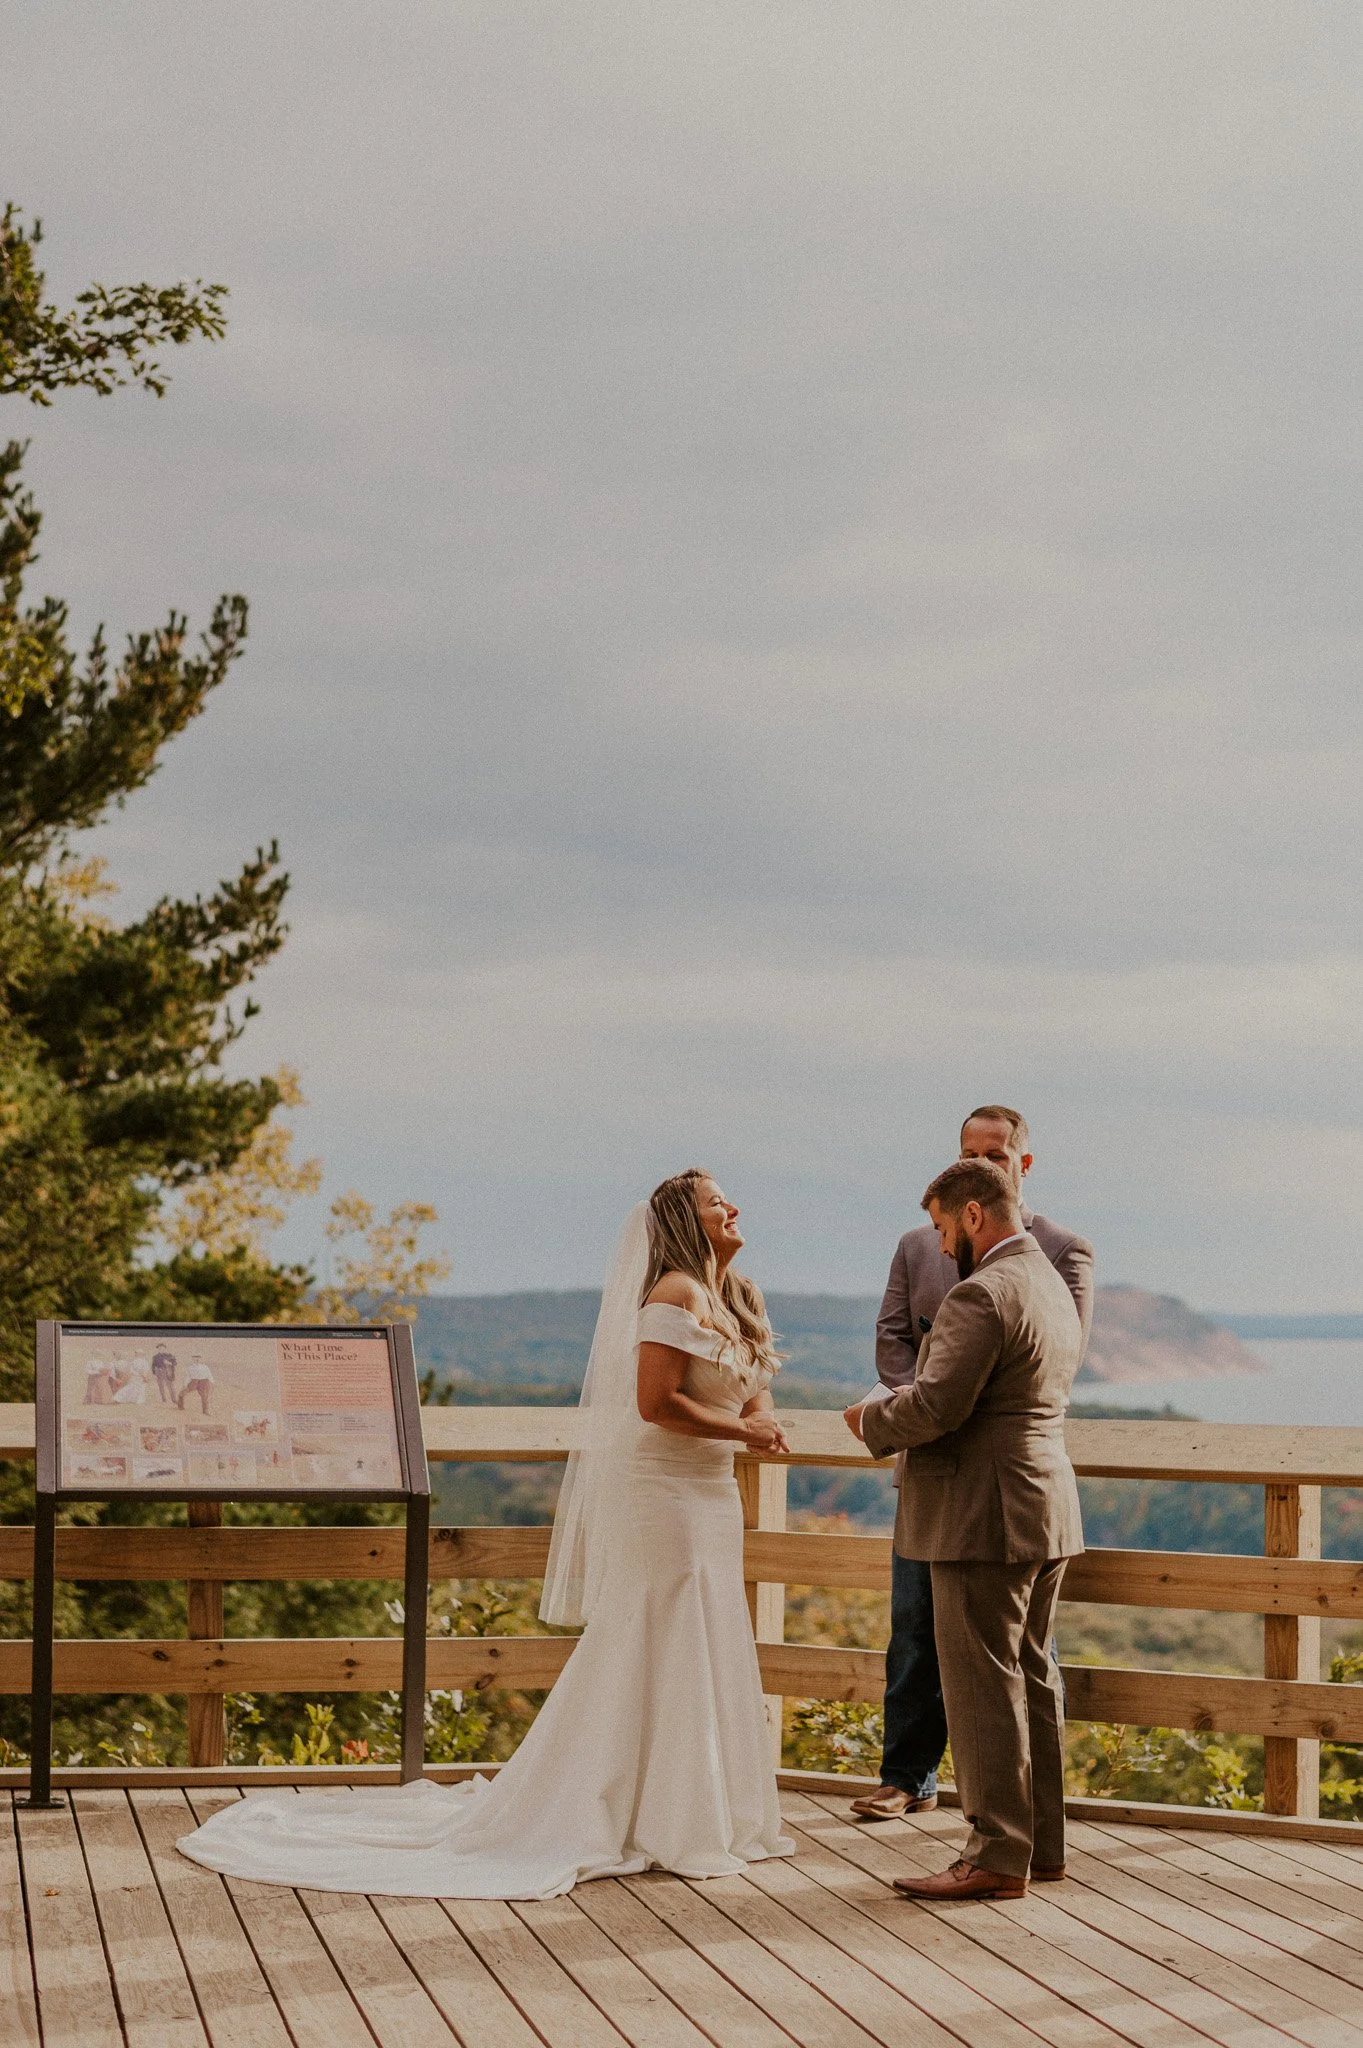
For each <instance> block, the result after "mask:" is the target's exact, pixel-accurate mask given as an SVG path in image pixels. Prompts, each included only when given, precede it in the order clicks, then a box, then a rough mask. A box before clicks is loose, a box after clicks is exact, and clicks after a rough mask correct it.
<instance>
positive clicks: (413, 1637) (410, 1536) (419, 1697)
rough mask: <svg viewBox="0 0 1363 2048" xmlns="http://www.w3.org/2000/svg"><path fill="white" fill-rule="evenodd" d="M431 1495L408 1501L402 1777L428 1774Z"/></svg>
mask: <svg viewBox="0 0 1363 2048" xmlns="http://www.w3.org/2000/svg"><path fill="white" fill-rule="evenodd" d="M430 1535H431V1497H430V1495H429V1494H427V1493H414V1494H411V1495H409V1496H408V1500H407V1551H406V1572H405V1580H404V1586H403V1617H404V1619H403V1626H402V1777H401V1782H402V1783H403V1784H404V1785H410V1784H411V1783H412V1781H413V1779H415V1778H420V1777H422V1776H423V1775H424V1772H425V1765H426V1593H427V1587H428V1585H429V1577H430V1561H429V1555H428V1553H429V1549H430Z"/></svg>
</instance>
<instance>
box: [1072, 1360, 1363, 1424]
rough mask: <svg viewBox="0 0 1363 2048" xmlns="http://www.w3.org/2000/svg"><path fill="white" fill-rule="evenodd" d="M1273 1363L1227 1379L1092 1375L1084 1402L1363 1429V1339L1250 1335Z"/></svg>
mask: <svg viewBox="0 0 1363 2048" xmlns="http://www.w3.org/2000/svg"><path fill="white" fill-rule="evenodd" d="M1244 1341H1245V1343H1246V1344H1247V1345H1248V1348H1249V1349H1250V1350H1251V1351H1253V1352H1254V1353H1255V1354H1256V1356H1257V1357H1259V1358H1262V1359H1263V1361H1264V1363H1265V1365H1267V1367H1268V1368H1269V1369H1268V1371H1267V1372H1264V1373H1244V1374H1240V1373H1236V1374H1235V1375H1233V1376H1232V1377H1229V1378H1226V1379H1195V1380H1122V1381H1120V1382H1119V1383H1115V1384H1111V1383H1110V1384H1108V1385H1105V1386H1098V1385H1095V1384H1094V1382H1093V1381H1091V1380H1090V1381H1086V1382H1085V1383H1084V1384H1083V1385H1082V1386H1078V1387H1076V1388H1075V1390H1074V1402H1075V1406H1076V1407H1083V1406H1084V1405H1085V1403H1087V1402H1090V1401H1092V1402H1094V1403H1098V1402H1104V1403H1108V1404H1110V1405H1112V1406H1114V1407H1115V1406H1118V1405H1120V1406H1121V1407H1123V1408H1147V1407H1149V1408H1163V1407H1164V1406H1165V1405H1166V1404H1167V1405H1168V1406H1169V1407H1171V1408H1178V1409H1181V1410H1182V1412H1183V1413H1184V1414H1185V1415H1195V1416H1196V1417H1197V1419H1198V1421H1199V1422H1302V1423H1313V1424H1316V1425H1320V1426H1328V1425H1330V1424H1331V1423H1333V1424H1335V1425H1336V1426H1337V1427H1341V1428H1353V1429H1363V1340H1359V1339H1356V1338H1354V1339H1349V1340H1347V1341H1343V1342H1335V1341H1331V1340H1328V1339H1321V1338H1288V1339H1277V1338H1274V1339H1268V1338H1257V1337H1256V1338H1246V1339H1245V1340H1244Z"/></svg>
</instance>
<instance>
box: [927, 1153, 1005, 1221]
mask: <svg viewBox="0 0 1363 2048" xmlns="http://www.w3.org/2000/svg"><path fill="white" fill-rule="evenodd" d="M934 1202H935V1203H936V1204H937V1206H938V1208H939V1209H941V1210H942V1211H943V1212H944V1214H946V1215H948V1216H959V1215H960V1213H961V1211H962V1209H964V1207H965V1205H966V1203H967V1202H978V1203H979V1205H980V1207H981V1208H982V1209H983V1210H985V1211H986V1213H993V1214H997V1212H998V1211H999V1210H1000V1209H1003V1210H1008V1209H1012V1208H1014V1207H1016V1205H1017V1196H1016V1195H1015V1194H1014V1192H1013V1185H1012V1182H1011V1181H1010V1180H1009V1178H1008V1176H1007V1174H1006V1173H1005V1172H1004V1170H1003V1168H1002V1167H1001V1166H995V1164H994V1162H993V1160H992V1159H957V1160H955V1161H954V1162H953V1164H952V1165H950V1166H948V1167H947V1168H946V1169H945V1170H944V1171H943V1172H942V1173H939V1174H938V1176H937V1178H936V1180H934V1181H932V1182H931V1183H930V1184H929V1186H928V1188H927V1191H926V1192H925V1194H924V1196H923V1207H924V1208H925V1209H927V1208H930V1207H931V1205H932V1204H933V1203H934Z"/></svg>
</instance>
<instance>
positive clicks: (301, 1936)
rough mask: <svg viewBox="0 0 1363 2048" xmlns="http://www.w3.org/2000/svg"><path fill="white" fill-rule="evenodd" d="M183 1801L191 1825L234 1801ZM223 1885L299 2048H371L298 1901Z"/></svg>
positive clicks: (208, 1795)
mask: <svg viewBox="0 0 1363 2048" xmlns="http://www.w3.org/2000/svg"><path fill="white" fill-rule="evenodd" d="M187 1796H188V1800H189V1805H190V1809H191V1811H192V1813H193V1815H194V1817H195V1819H197V1820H199V1821H205V1820H207V1819H208V1817H209V1815H210V1814H211V1813H216V1812H217V1811H218V1809H219V1807H222V1806H228V1805H230V1804H231V1803H232V1800H233V1799H234V1798H235V1796H236V1795H235V1794H233V1793H228V1792H217V1791H213V1792H191V1793H189V1794H188V1795H187ZM196 1867H197V1866H196ZM223 1882H224V1884H225V1885H226V1887H227V1892H228V1896H229V1897H230V1899H231V1901H232V1904H233V1905H234V1907H235V1908H236V1911H237V1915H238V1917H239V1919H240V1921H241V1924H242V1927H243V1928H244V1930H245V1933H246V1938H247V1940H248V1941H249V1942H250V1944H251V1947H252V1950H253V1951H254V1953H255V1957H256V1961H257V1962H258V1963H259V1964H260V1967H261V1969H262V1970H263V1972H264V1974H265V1980H266V1982H267V1983H268V1984H269V1987H270V1990H271V1992H272V1993H273V1994H274V1999H275V2003H276V2004H277V2005H278V2007H279V2010H280V2011H281V2013H282V2014H283V2015H284V2020H285V2024H286V2025H287V2027H288V2029H289V2032H290V2034H291V2035H292V2036H293V2039H294V2041H295V2042H296V2044H297V2048H374V2036H373V2034H372V2033H371V2032H370V2030H369V2028H368V2027H367V2026H366V2025H365V2023H364V2020H363V2019H362V2018H361V2016H360V2013H359V2011H358V2009H357V2007H356V2005H355V2001H354V1999H353V1998H352V1997H351V1996H350V1993H349V1991H348V1990H347V1989H346V1987H345V1984H344V1982H343V1981H342V1978H341V1975H340V1973H339V1971H338V1970H337V1968H336V1966H335V1964H334V1963H333V1962H332V1960H331V1957H330V1956H329V1955H328V1954H327V1952H326V1949H325V1948H324V1947H323V1945H322V1942H321V1940H320V1938H319V1937H318V1933H317V1930H316V1928H315V1927H314V1926H313V1924H312V1922H311V1920H309V1918H308V1916H307V1914H306V1913H305V1912H304V1911H303V1908H302V1906H301V1905H300V1904H299V1901H298V1899H297V1897H296V1895H295V1894H294V1893H293V1892H291V1891H290V1890H289V1889H288V1888H287V1887H286V1886H284V1885H277V1884H252V1883H251V1882H250V1881H249V1880H248V1879H246V1878H239V1877H229V1878H225V1879H224V1880H223Z"/></svg>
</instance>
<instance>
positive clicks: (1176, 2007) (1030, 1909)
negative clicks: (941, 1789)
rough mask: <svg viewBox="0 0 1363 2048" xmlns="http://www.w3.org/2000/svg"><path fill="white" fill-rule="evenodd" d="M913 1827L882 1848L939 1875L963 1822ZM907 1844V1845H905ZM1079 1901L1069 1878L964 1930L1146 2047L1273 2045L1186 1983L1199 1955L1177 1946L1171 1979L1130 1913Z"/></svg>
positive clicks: (1156, 1945)
mask: <svg viewBox="0 0 1363 2048" xmlns="http://www.w3.org/2000/svg"><path fill="white" fill-rule="evenodd" d="M922 1822H923V1824H922V1825H921V1826H919V1827H902V1828H900V1829H898V1830H897V1831H896V1839H895V1840H893V1841H889V1842H887V1843H886V1844H885V1846H886V1848H887V1849H889V1850H891V1851H894V1850H895V1849H896V1848H900V1849H903V1850H905V1851H906V1852H907V1861H908V1862H909V1863H910V1865H911V1867H913V1868H915V1869H917V1870H919V1871H930V1870H933V1869H938V1868H941V1865H942V1850H941V1842H942V1840H943V1838H944V1837H945V1838H946V1839H947V1840H948V1841H949V1843H950V1848H949V1850H948V1853H949V1854H951V1853H954V1852H955V1851H957V1850H958V1849H959V1848H960V1846H961V1841H962V1838H963V1835H964V1823H962V1822H961V1821H959V1820H957V1819H954V1818H953V1819H952V1820H950V1821H947V1820H944V1817H943V1816H942V1815H940V1814H939V1815H935V1816H932V1817H931V1818H929V1817H928V1816H923V1817H922ZM911 1841H912V1842H914V1843H915V1844H916V1846H914V1847H912V1848H910V1847H909V1846H908V1845H909V1843H910V1842H911ZM934 1843H935V1846H930V1845H933V1844H934ZM1079 1896H1081V1894H1080V1887H1079V1886H1078V1885H1077V1884H1076V1883H1075V1881H1074V1880H1073V1879H1070V1880H1067V1881H1066V1883H1065V1884H1064V1885H1062V1886H1058V1887H1055V1888H1051V1887H1047V1889H1046V1890H1045V1892H1036V1891H1033V1892H1032V1893H1030V1894H1029V1896H1028V1897H1027V1898H1025V1899H1018V1900H995V1901H993V1902H991V1904H990V1907H989V1916H988V1917H987V1918H985V1919H982V1920H978V1921H977V1920H976V1917H975V1916H974V1915H972V1916H971V1929H970V1931H971V1933H972V1934H973V1935H974V1937H975V1938H976V1939H977V1940H979V1941H981V1942H984V1943H986V1944H987V1945H988V1946H989V1947H990V1948H991V1950H992V1951H993V1952H994V1953H995V1954H996V1955H998V1956H1000V1957H1001V1958H1005V1959H1007V1960H1011V1961H1013V1962H1015V1963H1016V1964H1017V1965H1018V1967H1019V1968H1023V1969H1029V1970H1032V1971H1034V1972H1035V1974H1037V1975H1038V1976H1039V1977H1040V1978H1041V1980H1042V1981H1043V1982H1044V1983H1046V1984H1047V1985H1049V1987H1050V1988H1051V1989H1052V1990H1053V1991H1055V1992H1056V1993H1057V1994H1058V1995H1060V1996H1063V1997H1065V1998H1067V1999H1069V2000H1070V2001H1072V2002H1074V2003H1077V2004H1079V2005H1081V2006H1082V2008H1083V2009H1084V2010H1085V2011H1086V2012H1088V2013H1090V2014H1091V2016H1093V2017H1094V2018H1098V2019H1103V2020H1105V2021H1106V2022H1107V2023H1108V2024H1109V2025H1111V2026H1112V2027H1113V2028H1114V2029H1115V2030H1116V2031H1118V2032H1119V2033H1122V2034H1125V2035H1127V2036H1128V2037H1129V2038H1130V2039H1131V2040H1132V2041H1135V2042H1138V2043H1141V2044H1146V2048H1157V2044H1160V2043H1162V2042H1165V2041H1171V2042H1172V2041H1181V2042H1185V2043H1187V2042H1192V2041H1201V2040H1203V2039H1204V2038H1205V2037H1206V2036H1207V2035H1210V2036H1211V2038H1212V2039H1214V2040H1221V2041H1233V2042H1236V2043H1239V2042H1241V2041H1244V2040H1247V2039H1253V2038H1256V2037H1257V2038H1258V2039H1260V2040H1263V2039H1270V2040H1271V2039H1274V2038H1281V2037H1280V2036H1275V2035H1274V2033H1273V2030H1272V2029H1270V2028H1266V2027H1263V2026H1262V2025H1261V2024H1260V2023H1259V2022H1257V2021H1255V2020H1254V2019H1253V2018H1252V2017H1251V2016H1250V2015H1248V2014H1246V2013H1245V2012H1243V2011H1242V2010H1237V2008H1235V2007H1234V2006H1231V2005H1229V2004H1228V2003H1226V2002H1225V2001H1224V2000H1221V1999H1219V1998H1217V1997H1216V1996H1215V1995H1214V1994H1212V1993H1210V1992H1208V1991H1205V1990H1203V1989H1200V1988H1199V1987H1198V1986H1197V1985H1196V1983H1195V1982H1194V1983H1190V1982H1189V1981H1188V1977H1189V1976H1195V1973H1196V1972H1197V1970H1198V1969H1199V1968H1200V1967H1201V1965H1202V1964H1203V1963H1204V1962H1205V1960H1206V1957H1205V1952H1203V1951H1200V1950H1198V1949H1197V1948H1196V1946H1195V1945H1194V1944H1193V1943H1187V1944H1186V1945H1185V1947H1184V1949H1183V1953H1182V1960H1183V1961H1184V1964H1185V1972H1184V1973H1182V1974H1180V1973H1179V1972H1177V1971H1176V1970H1174V1969H1172V1968H1170V1967H1169V1962H1170V1957H1169V1954H1168V1942H1167V1939H1164V1940H1162V1939H1161V1938H1160V1937H1158V1936H1157V1935H1156V1934H1155V1931H1154V1930H1150V1929H1146V1930H1145V1935H1144V1938H1143V1935H1142V1928H1143V1923H1141V1922H1140V1921H1138V1920H1134V1919H1133V1918H1132V1916H1131V1915H1129V1914H1127V1915H1120V1914H1117V1915H1113V1914H1108V1915H1106V1916H1102V1915H1100V1916H1099V1917H1098V1918H1097V1919H1096V1920H1095V1918H1094V1916H1093V1915H1092V1914H1089V1913H1084V1912H1080V1913H1075V1914H1070V1913H1069V1912H1068V1911H1067V1906H1068V1903H1069V1901H1070V1899H1071V1898H1072V1897H1075V1898H1077V1897H1079ZM935 1910H936V1911H937V1912H938V1913H939V1914H941V1913H946V1912H949V1911H950V1909H949V1908H947V1907H938V1908H936V1909H935ZM1000 1922H1003V1923H1005V1924H1006V1925H1007V1926H1008V1928H1009V1931H1010V1936H1011V1937H1012V1938H1014V1939H1015V1938H1016V1936H1017V1935H1018V1934H1019V1933H1021V1934H1023V1935H1027V1936H1031V1937H1034V1938H1036V1939H1038V1940H1040V1942H1041V1943H1042V1944H1043V1945H1042V1947H1041V1948H1040V1949H1025V1950H1018V1949H1016V1948H1014V1947H1013V1946H1012V1945H1011V1940H1010V1939H1008V1938H1005V1939H1004V1940H1002V1941H1001V1940H1000V1937H999V1923H1000ZM1151 1937H1153V1938H1151ZM1056 1951H1058V1952H1059V1953H1061V1954H1062V1955H1064V1956H1067V1957H1069V1958H1070V1959H1071V1962H1072V1964H1073V1966H1074V1967H1075V1969H1076V1971H1077V1972H1078V1973H1079V1974H1077V1975H1075V1976H1067V1975H1066V1974H1065V1973H1064V1972H1063V1971H1057V1969H1056V1966H1055V1964H1054V1962H1053V1960H1052V1956H1053V1954H1054V1952H1056ZM1104 1985H1112V1986H1115V1987H1119V1988H1120V1990H1121V1991H1122V1992H1123V1993H1124V1994H1126V1995H1125V1997H1124V1998H1120V1999H1117V2000H1114V1999H1113V1997H1112V1995H1111V1994H1110V1993H1108V1992H1105V1991H1104V1990H1103V1989H1102V1987H1103V1986H1104Z"/></svg>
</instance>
